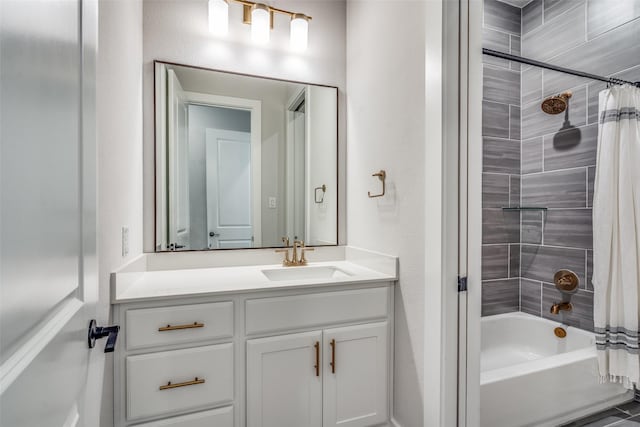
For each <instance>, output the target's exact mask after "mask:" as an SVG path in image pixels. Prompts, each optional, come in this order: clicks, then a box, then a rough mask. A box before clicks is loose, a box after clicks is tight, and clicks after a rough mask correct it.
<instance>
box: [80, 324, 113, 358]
mask: <svg viewBox="0 0 640 427" xmlns="http://www.w3.org/2000/svg"><path fill="white" fill-rule="evenodd" d="M119 330H120V326H118V325H113V326H97V324H96V319H91V322H89V332H88V334H87V342H88V344H89V348H93V347H95V345H96V340H99V339H100V338H104V337H108V338H107V344H106V345H105V346H104V352H105V353H113V350H115V348H116V341H117V340H118V331H119Z"/></svg>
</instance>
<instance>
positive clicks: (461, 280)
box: [458, 276, 467, 292]
mask: <svg viewBox="0 0 640 427" xmlns="http://www.w3.org/2000/svg"><path fill="white" fill-rule="evenodd" d="M466 290H467V277H466V276H465V277H460V276H458V292H466Z"/></svg>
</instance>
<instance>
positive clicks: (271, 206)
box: [269, 197, 278, 209]
mask: <svg viewBox="0 0 640 427" xmlns="http://www.w3.org/2000/svg"><path fill="white" fill-rule="evenodd" d="M277 207H278V204H277V202H276V198H275V197H269V209H275V208H277Z"/></svg>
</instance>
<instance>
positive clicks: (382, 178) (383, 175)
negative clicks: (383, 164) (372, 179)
mask: <svg viewBox="0 0 640 427" xmlns="http://www.w3.org/2000/svg"><path fill="white" fill-rule="evenodd" d="M371 176H377V177H378V179H380V181H382V193H380V194H371V191H368V192H367V195H368V196H369V197H370V198H372V199H373V198H374V197H382V196H384V193H385V191H386V185H385V180H386V179H387V173H386V172H385V171H384V169H380V172H377V173H374V174H372V175H371Z"/></svg>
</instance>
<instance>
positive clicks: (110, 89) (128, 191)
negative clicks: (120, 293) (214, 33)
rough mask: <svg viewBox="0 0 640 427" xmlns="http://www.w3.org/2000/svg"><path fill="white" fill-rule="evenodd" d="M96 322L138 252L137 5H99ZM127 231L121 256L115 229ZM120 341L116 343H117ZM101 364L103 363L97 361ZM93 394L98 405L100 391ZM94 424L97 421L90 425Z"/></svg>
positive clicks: (105, 411)
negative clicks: (117, 276)
mask: <svg viewBox="0 0 640 427" xmlns="http://www.w3.org/2000/svg"><path fill="white" fill-rule="evenodd" d="M96 109H97V132H98V271H99V275H100V277H99V283H100V302H101V304H102V305H101V306H100V307H99V313H98V317H97V318H98V322H99V323H108V322H109V308H110V306H109V301H110V295H109V274H110V273H111V272H113V271H115V270H116V269H117V268H119V267H120V266H121V265H122V264H124V263H125V262H128V261H129V260H131V259H132V258H133V257H135V256H137V255H139V254H140V253H142V200H143V194H142V2H140V1H132V0H108V1H100V3H99V36H98V70H97V106H96ZM123 226H127V227H129V256H127V257H122V249H121V227H123ZM122 344H123V343H121V342H119V343H118V345H122ZM111 357H112V356H107V358H106V363H104V366H105V370H104V384H103V385H102V384H101V386H102V411H101V412H102V413H101V424H100V425H102V426H104V427H108V426H112V425H113V420H112V418H113V391H112V387H113V384H112V381H113V371H112V365H111ZM103 360H104V359H103ZM89 395H90V396H92V395H95V396H96V399H98V402H99V396H100V392H96V393H90V394H89ZM95 425H97V423H96V424H95Z"/></svg>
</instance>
